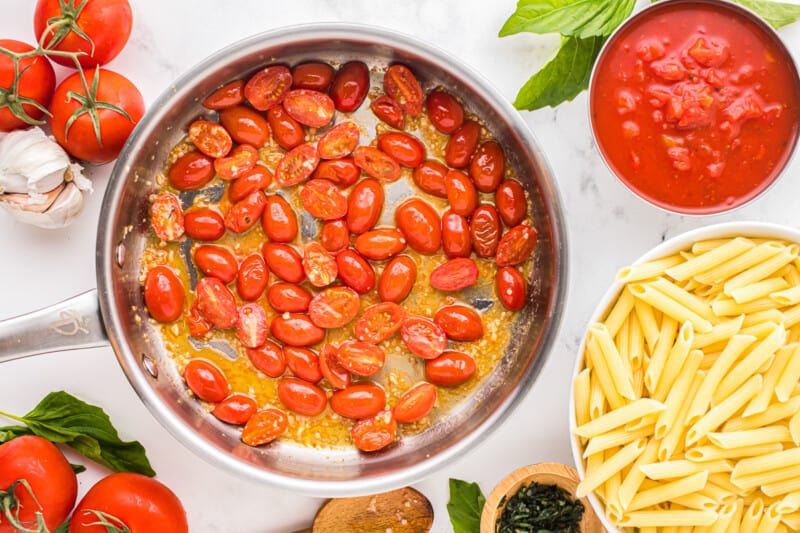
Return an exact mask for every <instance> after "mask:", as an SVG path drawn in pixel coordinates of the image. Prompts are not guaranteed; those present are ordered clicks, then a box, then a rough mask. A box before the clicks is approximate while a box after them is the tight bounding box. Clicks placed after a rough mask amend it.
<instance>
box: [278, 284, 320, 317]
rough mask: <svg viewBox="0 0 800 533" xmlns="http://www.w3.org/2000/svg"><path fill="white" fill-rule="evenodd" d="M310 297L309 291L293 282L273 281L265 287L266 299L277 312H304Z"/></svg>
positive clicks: (306, 309)
mask: <svg viewBox="0 0 800 533" xmlns="http://www.w3.org/2000/svg"><path fill="white" fill-rule="evenodd" d="M311 298H312V297H311V293H310V292H308V291H307V290H305V289H304V288H303V287H301V286H300V285H295V284H293V283H284V282H278V283H273V284H272V285H270V286H269V289H267V301H268V302H269V305H270V306H272V308H273V309H274V310H275V311H277V312H278V313H305V312H306V311H308V305H309V304H310V303H311Z"/></svg>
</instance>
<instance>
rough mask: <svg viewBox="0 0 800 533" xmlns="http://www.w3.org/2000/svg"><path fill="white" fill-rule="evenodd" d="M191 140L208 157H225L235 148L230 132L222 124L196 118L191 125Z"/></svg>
mask: <svg viewBox="0 0 800 533" xmlns="http://www.w3.org/2000/svg"><path fill="white" fill-rule="evenodd" d="M189 140H190V141H192V144H194V145H195V146H196V147H197V149H198V150H200V151H201V152H203V153H204V154H206V155H207V156H208V157H214V158H216V157H225V156H226V155H228V152H230V151H231V148H233V139H231V135H230V133H228V130H226V129H225V128H224V127H223V126H222V125H221V124H217V123H216V122H211V121H210V120H195V121H194V122H192V123H191V124H190V125H189Z"/></svg>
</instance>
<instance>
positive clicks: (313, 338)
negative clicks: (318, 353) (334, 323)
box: [270, 313, 325, 346]
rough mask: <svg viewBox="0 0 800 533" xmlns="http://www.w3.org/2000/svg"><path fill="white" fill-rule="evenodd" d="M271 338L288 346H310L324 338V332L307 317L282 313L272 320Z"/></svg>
mask: <svg viewBox="0 0 800 533" xmlns="http://www.w3.org/2000/svg"><path fill="white" fill-rule="evenodd" d="M270 333H272V336H273V337H275V338H276V339H278V340H279V341H281V342H282V343H284V344H287V345H289V346H311V345H312V344H318V343H320V342H322V340H323V339H324V338H325V330H324V329H322V328H320V327H318V326H317V325H316V324H314V323H313V322H311V319H310V318H308V316H307V315H301V314H295V313H284V314H282V315H278V316H276V317H275V318H273V319H272V324H271V325H270Z"/></svg>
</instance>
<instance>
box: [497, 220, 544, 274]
mask: <svg viewBox="0 0 800 533" xmlns="http://www.w3.org/2000/svg"><path fill="white" fill-rule="evenodd" d="M537 242H539V234H538V233H536V230H535V229H534V228H532V227H531V226H529V225H527V224H520V225H518V226H514V227H513V228H511V229H510V230H509V231H508V232H506V234H505V235H503V238H502V239H500V243H499V244H498V245H497V266H499V267H504V266H515V265H518V264H520V263H522V262H524V261H525V260H526V259H528V258H529V257H530V256H531V255H533V251H534V250H535V249H536V243H537Z"/></svg>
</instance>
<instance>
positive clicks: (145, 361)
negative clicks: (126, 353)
mask: <svg viewBox="0 0 800 533" xmlns="http://www.w3.org/2000/svg"><path fill="white" fill-rule="evenodd" d="M142 365H143V366H144V369H145V370H147V372H148V373H149V374H150V375H151V376H153V377H154V378H156V379H158V365H157V364H156V360H155V359H153V358H152V357H150V356H149V355H147V354H145V353H143V354H142Z"/></svg>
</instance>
